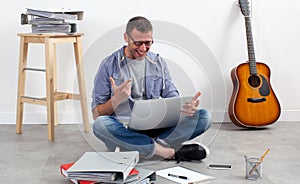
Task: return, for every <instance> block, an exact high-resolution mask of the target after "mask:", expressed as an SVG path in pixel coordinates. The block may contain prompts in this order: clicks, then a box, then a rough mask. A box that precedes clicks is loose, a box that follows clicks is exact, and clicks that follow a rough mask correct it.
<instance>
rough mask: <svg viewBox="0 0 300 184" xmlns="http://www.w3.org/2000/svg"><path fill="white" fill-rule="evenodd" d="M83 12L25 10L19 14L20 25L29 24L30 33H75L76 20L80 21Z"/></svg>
mask: <svg viewBox="0 0 300 184" xmlns="http://www.w3.org/2000/svg"><path fill="white" fill-rule="evenodd" d="M82 18H83V11H79V10H76V11H75V10H70V9H55V10H54V9H52V10H50V9H49V10H40V9H32V8H27V9H26V13H22V14H21V24H22V25H24V24H30V25H31V28H32V33H37V34H40V33H41V34H42V33H67V34H68V33H75V32H77V24H76V21H77V20H82Z"/></svg>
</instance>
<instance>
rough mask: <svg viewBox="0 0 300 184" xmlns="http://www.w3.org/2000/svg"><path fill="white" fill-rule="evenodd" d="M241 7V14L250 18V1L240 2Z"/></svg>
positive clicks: (241, 0)
mask: <svg viewBox="0 0 300 184" xmlns="http://www.w3.org/2000/svg"><path fill="white" fill-rule="evenodd" d="M239 6H240V9H241V12H242V14H243V15H244V16H246V17H248V16H249V15H250V10H249V9H250V8H249V2H248V0H239Z"/></svg>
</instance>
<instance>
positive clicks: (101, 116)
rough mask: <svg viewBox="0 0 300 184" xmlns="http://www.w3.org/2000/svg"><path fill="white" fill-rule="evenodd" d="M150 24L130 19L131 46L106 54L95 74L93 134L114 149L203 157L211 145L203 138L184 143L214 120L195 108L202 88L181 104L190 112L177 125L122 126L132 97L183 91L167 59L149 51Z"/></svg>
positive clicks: (168, 156) (172, 94) (127, 36)
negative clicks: (164, 126) (175, 79)
mask: <svg viewBox="0 0 300 184" xmlns="http://www.w3.org/2000/svg"><path fill="white" fill-rule="evenodd" d="M152 31H153V30H152V25H151V23H150V21H149V20H147V19H146V18H144V17H140V16H137V17H133V18H132V19H130V20H129V22H128V23H127V26H126V32H125V33H124V40H125V41H126V42H127V46H123V47H122V48H121V49H119V50H117V51H116V52H114V53H113V54H112V55H110V56H108V57H107V58H105V59H104V60H103V61H102V63H101V64H100V67H99V69H98V72H97V74H96V76H95V81H94V89H93V94H92V110H93V118H94V119H95V122H94V125H93V131H94V134H95V135H96V136H97V137H98V138H99V139H101V140H102V141H103V142H104V143H105V145H106V146H107V148H108V149H109V150H110V151H113V150H115V148H116V147H119V148H120V149H121V150H130V151H139V154H140V155H141V156H142V157H144V158H151V157H152V156H154V155H157V156H160V157H163V158H164V159H175V160H177V161H180V160H182V161H191V160H201V159H204V158H205V157H206V156H207V155H208V154H209V151H208V148H207V147H206V146H204V145H202V144H200V143H197V144H195V143H193V144H185V145H183V143H184V142H185V141H188V140H191V139H193V138H195V137H197V136H199V135H200V134H202V133H203V132H205V131H206V130H207V129H208V128H209V127H210V125H211V120H210V113H209V112H208V111H207V110H205V109H200V110H197V107H198V105H199V99H198V97H199V96H200V92H197V93H196V94H195V96H194V98H193V99H192V101H191V102H189V103H186V104H185V105H184V106H183V110H182V113H183V114H184V115H186V117H185V119H184V121H183V123H181V124H178V125H177V126H176V127H171V128H164V129H155V130H147V131H132V130H129V129H127V128H126V126H124V122H126V119H128V117H129V116H130V111H131V107H132V103H133V99H134V100H139V99H155V98H159V97H162V98H170V97H176V96H179V93H178V91H177V89H176V87H175V86H174V84H173V83H172V80H171V76H170V73H169V71H168V68H167V65H166V62H165V60H164V59H163V58H162V57H160V56H159V55H158V54H155V53H153V52H151V51H149V50H150V47H151V45H152V44H153V38H152Z"/></svg>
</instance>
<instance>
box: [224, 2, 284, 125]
mask: <svg viewBox="0 0 300 184" xmlns="http://www.w3.org/2000/svg"><path fill="white" fill-rule="evenodd" d="M239 6H240V9H241V12H242V14H243V15H244V18H245V25H246V34H247V48H248V62H245V63H242V64H240V65H238V66H237V67H235V68H233V69H232V71H231V78H232V82H233V92H232V96H231V99H230V103H229V109H228V110H229V117H230V119H231V121H232V122H233V123H234V124H236V125H238V126H241V127H247V128H257V127H262V126H266V125H270V124H272V123H274V122H276V121H277V119H278V118H279V116H280V111H281V110H280V104H279V101H278V99H277V97H276V96H275V94H274V91H273V89H272V87H271V84H270V68H269V67H268V66H267V65H266V64H264V63H261V62H256V60H255V54H254V44H253V37H252V29H251V20H250V16H249V15H250V13H249V4H248V1H247V0H239Z"/></svg>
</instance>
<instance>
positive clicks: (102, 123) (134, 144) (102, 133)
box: [93, 109, 211, 158]
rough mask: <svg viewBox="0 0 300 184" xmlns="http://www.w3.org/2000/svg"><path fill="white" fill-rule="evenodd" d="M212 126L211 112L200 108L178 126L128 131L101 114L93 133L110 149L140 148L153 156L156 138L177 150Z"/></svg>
mask: <svg viewBox="0 0 300 184" xmlns="http://www.w3.org/2000/svg"><path fill="white" fill-rule="evenodd" d="M210 125H211V115H210V113H209V112H208V111H207V110H205V109H200V110H197V111H196V113H195V114H194V115H193V116H187V117H185V119H184V121H183V122H182V123H181V124H178V125H177V126H176V127H171V128H166V129H155V130H149V131H132V130H128V129H127V128H126V127H125V126H124V125H123V124H122V123H121V122H120V121H119V120H118V119H116V118H115V117H113V116H99V117H98V118H97V119H96V120H95V122H94V124H93V132H94V134H95V136H96V137H98V138H99V139H100V140H102V141H103V142H104V143H105V145H106V147H107V148H108V149H109V150H110V151H113V150H115V148H116V147H119V148H120V149H121V150H126V151H139V154H140V155H141V156H142V157H144V158H151V157H152V156H153V155H154V152H155V141H156V140H157V141H158V142H159V140H162V142H163V143H165V144H167V145H168V146H170V147H172V148H174V149H175V150H177V149H179V148H180V147H181V146H182V145H181V144H182V143H183V142H185V141H188V140H191V139H193V138H195V137H197V136H199V135H201V134H202V133H204V132H205V131H206V130H207V129H208V128H209V127H210ZM163 145H164V144H163ZM165 146H166V145H165Z"/></svg>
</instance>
